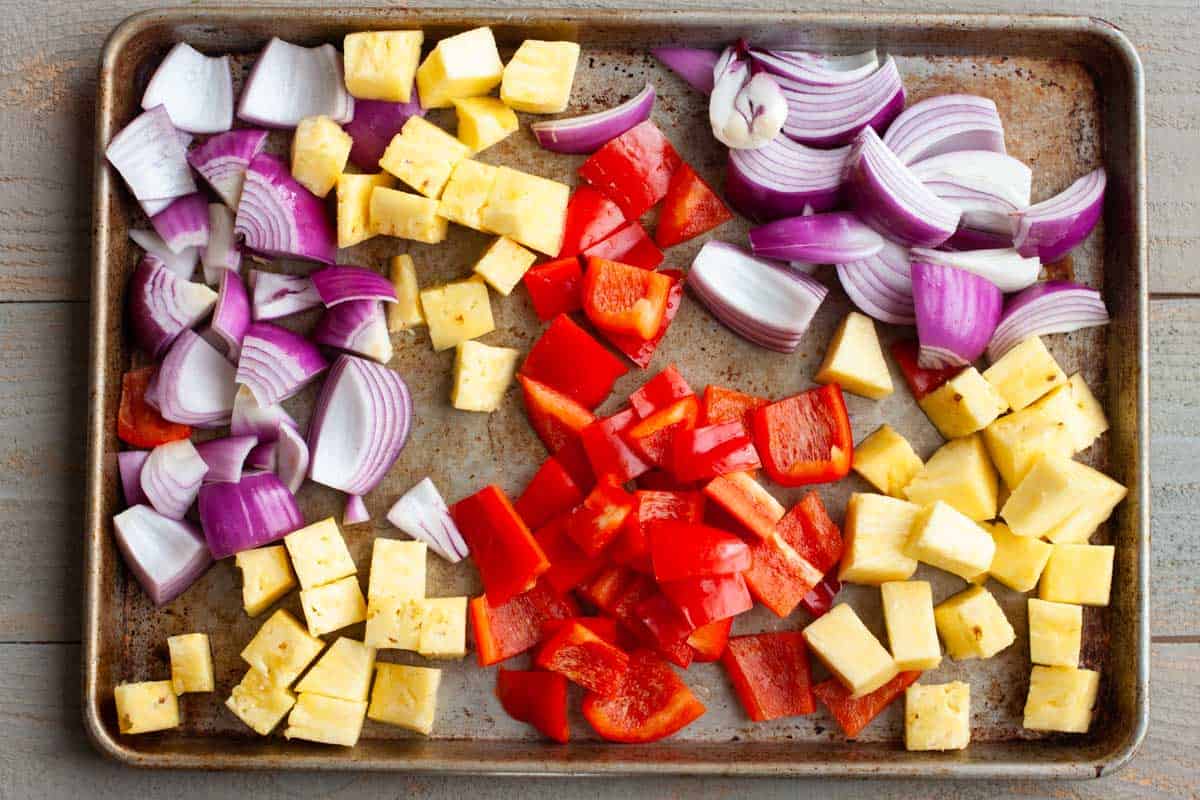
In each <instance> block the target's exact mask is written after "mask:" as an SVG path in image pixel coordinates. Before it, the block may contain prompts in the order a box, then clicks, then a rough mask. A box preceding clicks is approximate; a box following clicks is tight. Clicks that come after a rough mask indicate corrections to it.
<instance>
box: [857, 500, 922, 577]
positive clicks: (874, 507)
mask: <svg viewBox="0 0 1200 800" xmlns="http://www.w3.org/2000/svg"><path fill="white" fill-rule="evenodd" d="M920 512H921V507H920V506H918V505H915V504H913V503H907V502H905V501H903V500H897V499H896V498H894V497H886V496H884V495H881V494H866V493H861V492H855V493H854V494H852V495H850V502H849V503H848V504H847V505H846V520H845V524H844V525H843V526H842V527H843V528H844V530H845V535H846V547H845V551H844V552H843V554H842V566H841V569H840V571H839V572H838V580H842V581H847V582H849V583H865V584H872V585H877V584H880V583H883V582H884V581H902V580H905V579H906V578H910V577H912V574H913V573H914V572H916V571H917V561H916V559H915V558H911V557H910V556H908V555H907V554H906V553H905V552H904V546H905V544H906V543H907V542H908V534H909V531H910V530H911V529H912V524H913V522H914V521H915V520H916V518H917V515H918V514H919V513H920Z"/></svg>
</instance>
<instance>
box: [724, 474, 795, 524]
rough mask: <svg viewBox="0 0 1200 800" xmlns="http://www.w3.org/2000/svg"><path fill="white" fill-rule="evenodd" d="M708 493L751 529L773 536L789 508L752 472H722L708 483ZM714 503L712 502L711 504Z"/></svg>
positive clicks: (739, 522)
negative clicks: (755, 478)
mask: <svg viewBox="0 0 1200 800" xmlns="http://www.w3.org/2000/svg"><path fill="white" fill-rule="evenodd" d="M704 495H705V496H706V497H707V498H708V499H709V500H712V501H713V504H714V505H715V506H718V507H720V508H721V509H723V510H724V511H725V512H727V513H728V514H730V515H731V516H732V517H733V518H734V519H735V520H736V521H737V523H738V524H739V525H740V526H741V527H742V528H743V529H744V530H746V531H748V532H749V533H752V534H754V535H755V536H757V537H758V538H760V539H769V538H771V534H773V533H774V532H775V526H776V524H777V523H778V522H779V520H780V519H782V518H783V515H784V513H785V509H784V507H783V506H782V505H780V504H779V501H778V500H776V499H775V498H774V497H772V496H771V493H770V492H768V491H767V490H766V489H764V488H763V486H762V484H761V483H759V482H758V481H756V480H754V478H753V476H751V475H750V473H748V472H731V473H730V474H728V475H719V476H717V477H716V478H713V479H712V480H711V481H709V482H708V483H707V484H706V485H705V486H704ZM710 507H711V506H710Z"/></svg>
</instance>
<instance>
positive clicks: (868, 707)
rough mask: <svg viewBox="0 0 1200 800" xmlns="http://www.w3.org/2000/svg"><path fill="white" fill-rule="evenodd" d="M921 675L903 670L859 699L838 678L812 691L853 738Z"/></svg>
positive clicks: (848, 735) (817, 686)
mask: <svg viewBox="0 0 1200 800" xmlns="http://www.w3.org/2000/svg"><path fill="white" fill-rule="evenodd" d="M919 677H921V673H920V672H916V671H912V672H901V673H900V674H899V675H897V676H896V677H894V678H892V679H891V680H890V681H888V682H887V683H885V684H884V685H883V686H880V687H879V688H878V689H876V690H875V691H873V692H871V693H870V694H865V695H863V696H862V697H857V698H856V697H851V696H850V695H851V694H852V693H851V691H850V690H849V689H847V688H846V687H845V686H843V685H842V684H841V682H840V681H838V680H837V679H836V678H830V679H829V680H827V681H821V682H820V683H818V684H817V685H816V686H814V687H813V694H814V695H816V697H817V699H818V700H820V701H821V702H822V703H823V704H824V705H825V707H826V708H828V709H829V713H830V714H832V715H833V718H834V719H835V720H837V724H838V725H840V726H841V728H842V731H843V732H844V733H845V734H846V737H847V738H849V739H853V738H855V737H856V736H858V734H860V733H862V730H863V728H865V727H867V726H868V725H869V724H871V720H873V719H875V718H876V717H877V716H879V714H880V712H882V711H883V710H884V709H885V708H887V707H888V706H889V705H890V704H891V702H892V701H893V700H895V699H896V698H897V697H899V696H900V695H902V694H904V690H905V689H907V688H908V687H909V686H912V685H913V684H914V683H916V682H917V678H919Z"/></svg>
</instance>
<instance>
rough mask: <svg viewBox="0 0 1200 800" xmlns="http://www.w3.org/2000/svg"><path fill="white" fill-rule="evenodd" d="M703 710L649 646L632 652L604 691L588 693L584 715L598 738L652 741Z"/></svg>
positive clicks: (669, 733)
mask: <svg viewBox="0 0 1200 800" xmlns="http://www.w3.org/2000/svg"><path fill="white" fill-rule="evenodd" d="M704 712H705V708H704V704H703V703H701V702H700V701H699V700H697V699H696V697H695V695H693V694H692V692H691V690H690V689H688V687H687V685H685V684H684V682H683V681H681V680H680V679H679V676H678V675H676V674H675V671H674V670H672V669H671V668H670V667H669V666H668V665H667V664H666V663H665V662H663V660H662V659H661V658H659V657H658V655H656V654H655V653H653V652H651V651H649V650H638V651H635V652H634V653H633V654H631V655H630V658H629V668H628V669H627V670H626V671H625V672H624V673H623V674H622V675H621V681H620V683H619V684H618V685H617V687H616V690H615V691H614V692H613V694H611V695H610V696H608V697H605V696H603V695H599V694H595V693H589V694H588V695H587V696H586V697H584V699H583V716H584V719H586V720H587V721H588V724H590V725H591V726H592V728H593V729H594V730H595V731H596V733H598V734H599V735H600V737H601V738H603V739H607V740H609V741H612V742H630V743H638V742H654V741H657V740H659V739H662V738H664V737H667V736H670V735H672V734H674V733H676V732H678V731H679V730H681V729H683V728H685V727H687V726H688V725H690V724H691V723H692V722H694V721H695V720H696V719H697V718H698V717H699V716H700V715H701V714H703V713H704Z"/></svg>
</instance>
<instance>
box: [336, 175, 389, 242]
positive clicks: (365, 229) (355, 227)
mask: <svg viewBox="0 0 1200 800" xmlns="http://www.w3.org/2000/svg"><path fill="white" fill-rule="evenodd" d="M395 185H396V179H395V178H393V177H392V176H391V175H388V174H387V173H386V172H380V173H378V174H377V175H351V174H343V175H342V176H341V177H340V178H338V182H337V237H338V247H353V246H354V245H356V244H358V243H359V242H365V241H366V240H367V239H370V238H371V237H372V236H374V235H375V231H373V230H372V229H371V193H372V192H374V191H375V187H376V186H382V187H383V188H385V189H390V188H392V187H393V186H395Z"/></svg>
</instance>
